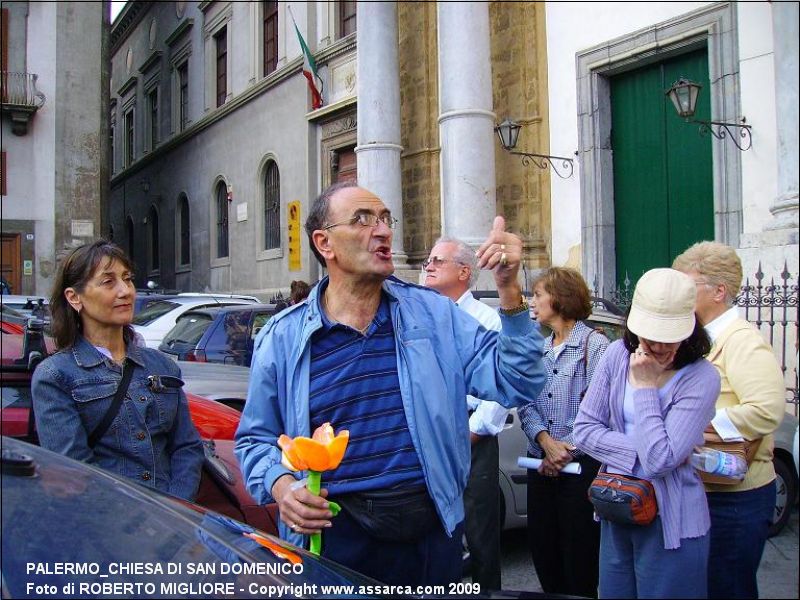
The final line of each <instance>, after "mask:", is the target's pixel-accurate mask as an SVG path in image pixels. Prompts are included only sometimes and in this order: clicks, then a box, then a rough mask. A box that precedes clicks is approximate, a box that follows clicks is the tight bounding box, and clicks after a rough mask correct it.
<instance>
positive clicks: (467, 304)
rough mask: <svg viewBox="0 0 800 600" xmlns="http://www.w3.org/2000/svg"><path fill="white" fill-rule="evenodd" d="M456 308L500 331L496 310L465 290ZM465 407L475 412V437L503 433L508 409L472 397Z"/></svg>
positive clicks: (472, 421)
mask: <svg viewBox="0 0 800 600" xmlns="http://www.w3.org/2000/svg"><path fill="white" fill-rule="evenodd" d="M456 304H457V305H458V307H459V308H460V309H461V310H463V311H464V312H466V313H467V314H468V315H471V316H473V317H475V319H476V320H477V321H478V323H480V324H481V325H483V326H484V327H485V328H486V329H491V330H494V331H500V329H501V327H502V326H501V323H500V315H499V314H498V313H497V311H496V310H494V309H493V308H491V307H490V306H488V305H487V304H484V303H483V302H481V301H480V300H477V299H476V298H475V296H473V295H472V292H470V291H469V290H467V291H466V292H464V294H463V295H462V296H461V297H460V298H459V299H458V300H457V301H456ZM467 406H469V408H470V410H473V411H475V412H473V413H472V416H470V418H469V430H470V431H471V432H472V433H474V434H475V435H497V434H498V433H500V432H501V431H503V425H505V422H506V417H507V416H508V409H507V408H505V407H504V406H501V405H499V404H498V403H497V402H491V401H489V400H481V399H479V398H475V397H474V396H469V395H468V396H467Z"/></svg>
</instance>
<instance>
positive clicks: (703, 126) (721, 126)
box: [687, 119, 753, 152]
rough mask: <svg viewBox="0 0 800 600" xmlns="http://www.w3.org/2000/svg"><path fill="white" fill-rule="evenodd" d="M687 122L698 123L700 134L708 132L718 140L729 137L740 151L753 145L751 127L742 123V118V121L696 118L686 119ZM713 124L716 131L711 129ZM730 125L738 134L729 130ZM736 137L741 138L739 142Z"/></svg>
mask: <svg viewBox="0 0 800 600" xmlns="http://www.w3.org/2000/svg"><path fill="white" fill-rule="evenodd" d="M687 123H694V124H696V125H699V126H700V127H699V130H700V134H701V135H705V134H708V133H710V134H711V135H713V136H714V137H715V138H717V139H718V140H724V139H725V138H726V137H728V138H730V140H731V141H732V142H733V143H734V144H735V145H736V147H737V148H738V149H739V150H741V151H742V152H744V151H745V150H749V149H750V148H752V147H753V137H752V135H751V134H750V130H751V129H752V128H753V127H752V126H751V125H746V124H745V123H744V119H742V123H723V122H721V121H698V120H696V119H691V120H689V119H687ZM714 126H715V127H717V130H716V131H715V130H714V129H713V127H714ZM732 127H735V128H736V129H738V130H739V131H738V135H737V134H736V133H735V132H733V131H731V128H732ZM737 137H739V138H741V139H742V143H741V144H740V143H739V142H738V141H737V139H736V138H737Z"/></svg>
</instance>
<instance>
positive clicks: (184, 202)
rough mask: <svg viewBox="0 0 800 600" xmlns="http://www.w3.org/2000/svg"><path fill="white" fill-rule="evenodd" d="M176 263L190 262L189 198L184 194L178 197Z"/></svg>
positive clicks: (186, 263) (185, 263)
mask: <svg viewBox="0 0 800 600" xmlns="http://www.w3.org/2000/svg"><path fill="white" fill-rule="evenodd" d="M178 227H179V228H180V229H179V231H178V240H179V243H180V246H179V247H178V264H180V265H188V264H190V263H191V262H192V247H191V239H192V238H191V231H190V229H189V199H188V198H187V197H186V194H181V195H180V198H178Z"/></svg>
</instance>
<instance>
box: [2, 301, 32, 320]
mask: <svg viewBox="0 0 800 600" xmlns="http://www.w3.org/2000/svg"><path fill="white" fill-rule="evenodd" d="M29 318H30V315H26V314H25V313H23V312H20V311H18V310H17V309H15V308H12V307H11V306H7V305H5V304H0V320H2V321H3V322H4V323H13V324H15V325H25V323H27V322H28V319H29Z"/></svg>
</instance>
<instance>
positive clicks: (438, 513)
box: [236, 183, 545, 586]
mask: <svg viewBox="0 0 800 600" xmlns="http://www.w3.org/2000/svg"><path fill="white" fill-rule="evenodd" d="M394 225H395V219H394V218H393V217H392V216H391V213H390V212H389V209H388V208H387V207H386V206H385V205H384V203H383V202H382V201H381V200H380V199H379V198H378V197H377V196H375V195H374V194H372V193H371V192H369V191H367V190H365V189H363V188H360V187H358V186H357V185H355V184H352V183H344V184H335V185H333V186H331V187H330V188H328V189H326V190H325V191H324V192H323V193H322V194H321V195H320V196H319V197H318V198H317V199H316V200H315V201H314V202H313V203H312V204H311V207H310V211H309V216H308V219H307V221H306V232H307V234H308V238H309V242H310V246H311V249H312V251H313V252H314V255H315V256H316V257H317V259H318V260H319V261H320V262H321V263H322V264H323V265H324V266H325V267H326V269H327V271H328V276H327V277H325V278H324V279H322V281H320V282H319V285H316V286H314V288H313V290H312V291H311V294H310V295H309V297H308V299H307V300H306V301H305V302H302V303H300V304H298V305H296V306H292V307H290V308H289V309H287V310H285V311H283V312H282V313H280V314H279V315H276V316H275V317H273V318H272V319H271V320H270V321H269V323H268V324H267V325H266V326H265V327H264V329H263V330H262V331H261V333H260V334H259V337H258V339H257V340H256V348H255V353H254V356H253V365H252V369H251V377H250V389H249V392H248V399H247V404H246V406H245V409H244V412H243V414H242V419H241V423H240V425H239V430H238V431H237V436H236V437H237V442H236V454H237V456H238V458H239V461H240V463H241V466H242V472H243V473H244V476H245V479H246V482H247V487H248V490H249V491H250V493H251V494H252V495H253V497H254V498H255V499H256V500H257V501H258V502H260V503H266V502H269V501H272V500H274V501H275V502H277V503H278V508H279V511H280V520H281V522H280V524H279V528H280V532H281V537H283V538H284V539H287V540H289V541H291V542H293V543H295V544H298V545H302V544H303V542H304V537H303V536H307V535H309V534H312V533H316V532H320V531H321V532H322V548H323V549H322V555H323V556H325V557H327V558H330V559H332V560H334V561H336V562H339V563H341V564H343V565H345V566H347V567H350V568H351V569H354V570H357V571H360V572H362V573H364V574H366V575H368V576H370V577H373V578H375V579H377V580H379V581H381V582H383V583H387V584H392V585H412V586H416V585H441V584H446V583H451V582H459V581H461V535H462V531H463V524H462V521H463V520H464V507H463V501H462V496H463V492H464V488H465V486H466V483H467V478H468V475H469V464H470V447H469V439H468V431H469V429H468V421H467V413H466V411H465V410H464V399H465V397H466V395H467V394H472V395H474V396H477V397H480V398H485V399H489V400H495V401H498V402H500V403H502V404H503V405H505V406H517V405H519V404H521V403H522V402H524V401H526V400H527V399H528V398H529V397H530V396H531V394H533V393H538V390H539V389H540V388H541V386H542V385H543V383H544V380H545V376H544V372H543V368H542V364H541V356H542V344H543V341H542V338H541V336H540V335H539V334H538V332H537V330H536V329H535V327H534V325H533V323H532V322H531V320H530V318H529V316H528V306H527V304H526V303H525V302H524V300H523V298H522V293H521V289H520V286H519V284H518V282H517V273H518V271H519V264H520V258H521V253H522V242H521V240H520V239H519V238H518V237H517V236H516V235H514V234H512V233H509V232H506V231H505V222H504V221H503V219H502V217H497V218H496V219H495V223H494V226H493V227H492V230H491V232H490V234H489V237H488V239H487V240H486V242H485V243H484V244H483V245H481V247H480V248H479V249H478V265H477V266H478V267H479V268H487V269H492V270H493V271H494V277H495V282H496V284H497V289H498V293H499V297H500V306H501V310H500V313H501V315H500V320H501V323H502V329H501V331H500V332H496V331H488V330H487V329H486V328H484V327H482V326H481V325H480V324H479V323H478V322H477V321H476V320H475V319H473V318H472V317H470V316H469V315H467V314H466V313H465V312H464V311H462V310H460V309H459V308H458V307H456V306H455V305H454V304H453V303H452V302H450V301H449V300H448V299H447V298H445V297H443V296H441V295H439V294H437V293H435V292H433V291H432V290H428V289H425V288H423V287H420V286H417V285H413V284H409V283H406V282H403V281H400V280H399V279H396V278H394V277H392V273H393V272H394V265H393V263H392V229H393V228H394ZM326 422H329V423H330V424H331V425H332V426H333V428H334V429H335V430H336V431H337V432H338V431H339V430H342V429H347V430H349V432H350V440H349V444H348V447H347V450H346V452H345V454H344V458H343V460H342V462H341V464H340V465H339V466H338V467H337V468H336V469H335V470H333V471H329V472H326V473H324V474H323V481H322V483H323V486H324V488H325V489H323V491H322V494H321V496H315V495H313V494H311V493H310V492H309V491H308V490H307V489H306V488H305V486H304V485H303V482H302V480H301V481H298V480H297V477H298V476H297V475H296V474H294V473H293V472H292V471H290V470H289V469H287V468H286V467H285V466H283V465H282V464H281V450H280V448H279V447H278V446H277V438H278V436H280V435H281V434H284V433H285V434H286V435H288V436H290V437H296V436H309V435H310V432H311V431H313V430H315V429H316V428H317V427H318V426H320V425H321V424H323V423H326ZM326 498H331V499H332V500H336V502H338V503H339V504H340V505H341V506H342V508H343V511H342V512H341V513H339V514H338V515H337V516H336V517H335V518H332V517H333V515H332V513H331V511H330V509H329V504H328V502H327V500H326Z"/></svg>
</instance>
